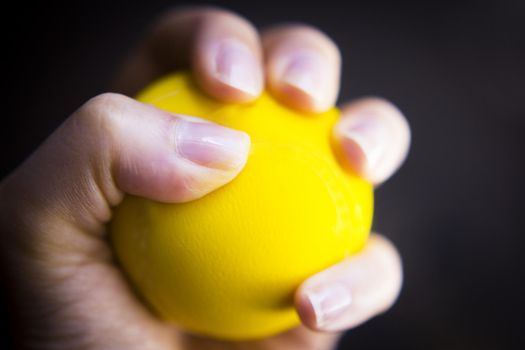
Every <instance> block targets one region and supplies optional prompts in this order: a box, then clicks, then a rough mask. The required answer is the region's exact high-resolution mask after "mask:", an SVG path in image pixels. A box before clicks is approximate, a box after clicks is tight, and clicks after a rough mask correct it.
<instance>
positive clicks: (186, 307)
mask: <svg viewBox="0 0 525 350" xmlns="http://www.w3.org/2000/svg"><path fill="white" fill-rule="evenodd" d="M138 98H139V100H141V101H143V102H146V103H151V104H153V105H155V106H158V107H159V108H162V109H165V110H167V111H170V112H173V113H179V114H187V115H193V116H198V117H202V118H206V119H209V120H211V121H213V122H215V123H218V124H222V125H225V126H228V127H231V128H234V129H238V130H243V131H245V132H247V133H248V134H249V135H250V136H251V141H252V144H251V151H250V155H249V158H248V162H247V164H246V167H245V168H244V169H243V170H242V172H241V173H240V174H239V176H238V177H236V178H235V179H234V180H233V181H232V182H230V183H229V184H227V185H225V186H223V187H221V188H219V189H218V190H216V191H214V192H213V193H210V194H208V195H206V196H205V197H203V198H201V199H198V200H195V201H192V202H188V203H182V204H165V203H158V202H154V201H151V200H147V199H144V198H138V197H133V196H126V197H125V199H124V201H123V202H122V204H121V205H120V206H119V207H118V208H117V209H116V211H115V215H114V217H113V220H112V222H111V224H110V238H111V241H112V244H113V247H114V250H115V253H116V255H117V258H118V260H119V261H120V263H121V265H122V267H123V268H124V270H125V272H126V273H127V275H128V277H129V279H130V281H131V282H132V284H133V285H134V287H135V288H136V290H137V292H138V293H139V294H140V296H141V297H142V298H143V299H144V301H145V302H146V303H147V304H149V305H150V307H151V309H152V310H153V311H154V312H156V313H157V315H159V316H160V317H161V318H163V319H165V320H167V321H168V322H171V323H173V324H175V325H178V326H180V327H182V328H183V329H185V330H186V331H189V332H193V333H197V334H201V335H206V336H212V337H217V338H222V339H232V340H233V339H235V340H240V339H253V338H260V337H266V336H270V335H274V334H276V333H279V332H282V331H285V330H287V329H290V328H292V327H294V326H296V325H298V324H299V318H298V316H297V314H296V312H295V311H294V307H293V294H294V291H295V290H296V288H297V287H298V286H299V285H300V284H301V282H302V281H304V280H305V279H306V278H308V277H309V276H311V275H313V274H315V273H316V272H319V271H321V270H323V269H324V268H326V267H328V266H330V265H332V264H334V263H337V262H338V261H341V260H342V259H343V258H345V257H346V256H348V255H350V254H352V253H355V252H356V251H358V250H359V249H361V247H362V246H363V245H364V243H365V241H366V239H367V237H368V233H369V230H370V225H371V221H372V201H373V192H372V186H371V185H370V184H369V183H368V182H366V181H364V180H362V179H360V178H358V177H356V176H355V175H352V174H351V173H349V172H348V171H344V170H343V169H342V168H341V166H340V163H339V162H338V161H337V158H336V156H335V152H334V148H335V147H334V144H333V141H332V137H331V135H332V127H333V125H334V124H335V122H336V121H337V118H338V116H339V111H338V110H337V109H335V108H334V109H331V110H330V111H328V112H326V113H322V114H311V115H307V114H304V113H300V112H297V111H294V110H291V109H288V108H287V107H285V106H283V105H281V104H279V103H278V102H276V101H275V100H274V99H273V98H272V97H271V96H270V95H269V94H267V93H264V94H263V95H262V96H261V97H260V98H258V99H257V100H256V101H255V102H253V103H249V104H224V103H220V102H217V101H215V100H213V99H211V98H209V97H207V96H206V95H205V94H203V93H202V92H201V91H200V90H199V89H198V88H197V86H196V85H195V83H194V81H193V80H192V78H191V77H190V76H189V75H188V74H186V73H179V74H175V75H172V76H168V77H166V78H164V79H162V80H160V81H159V82H157V83H155V84H153V85H152V86H150V87H149V88H147V89H146V90H145V91H144V92H143V93H142V94H140V96H139V97H138Z"/></svg>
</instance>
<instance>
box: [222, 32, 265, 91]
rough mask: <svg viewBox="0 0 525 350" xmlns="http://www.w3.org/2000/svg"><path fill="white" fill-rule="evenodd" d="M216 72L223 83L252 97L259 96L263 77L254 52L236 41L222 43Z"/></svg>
mask: <svg viewBox="0 0 525 350" xmlns="http://www.w3.org/2000/svg"><path fill="white" fill-rule="evenodd" d="M215 72H216V74H217V78H218V79H219V80H221V81H222V82H223V83H225V84H227V85H230V86H232V87H234V88H236V89H238V90H242V91H244V92H245V93H247V94H250V95H254V96H256V95H259V93H260V92H261V89H262V75H261V72H260V69H259V68H258V62H257V59H256V58H255V56H254V55H253V53H252V51H251V50H250V49H249V48H248V46H246V45H245V44H243V43H241V42H240V41H236V40H227V41H224V42H223V43H221V44H220V45H219V47H218V49H217V54H216V56H215Z"/></svg>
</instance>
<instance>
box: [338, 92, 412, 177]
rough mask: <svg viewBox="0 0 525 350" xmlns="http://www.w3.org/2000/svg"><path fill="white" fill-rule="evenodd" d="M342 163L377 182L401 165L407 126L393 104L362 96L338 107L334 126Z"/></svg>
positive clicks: (407, 138) (406, 152) (405, 143)
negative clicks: (340, 107)
mask: <svg viewBox="0 0 525 350" xmlns="http://www.w3.org/2000/svg"><path fill="white" fill-rule="evenodd" d="M334 136H335V139H336V140H337V143H338V145H339V147H340V149H341V151H342V154H343V155H344V157H343V158H342V162H343V165H345V166H348V167H349V168H351V169H352V170H353V171H355V172H357V173H358V174H359V175H361V176H363V177H364V178H366V179H368V180H370V181H371V182H372V183H374V184H376V185H379V184H381V183H382V182H384V181H385V180H387V179H388V178H389V177H390V176H392V174H393V173H394V172H395V171H396V170H397V169H398V168H399V167H400V166H401V164H402V163H403V161H404V160H405V158H406V156H407V154H408V149H409V146H410V128H409V125H408V122H407V120H406V119H405V117H404V116H403V114H402V113H401V112H400V111H399V109H397V108H396V107H395V106H394V105H393V104H391V103H390V102H387V101H385V100H383V99H379V98H364V99H361V100H358V101H356V102H353V103H349V104H347V105H345V106H343V108H342V118H341V120H340V121H339V123H338V124H337V125H336V127H335V128H334Z"/></svg>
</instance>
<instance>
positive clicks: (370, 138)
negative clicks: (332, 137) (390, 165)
mask: <svg viewBox="0 0 525 350" xmlns="http://www.w3.org/2000/svg"><path fill="white" fill-rule="evenodd" d="M341 134H342V136H343V137H345V138H347V139H350V140H352V141H353V142H355V143H356V144H357V145H358V146H359V148H360V149H361V151H362V152H363V154H364V155H365V159H366V164H365V165H364V167H363V168H364V170H363V171H364V172H365V173H366V174H370V173H372V172H373V170H374V169H376V168H377V167H378V166H379V164H380V163H381V161H382V158H383V157H384V154H385V149H384V146H385V142H384V141H385V139H386V136H387V135H386V128H385V126H384V123H382V122H381V121H380V120H379V118H377V117H376V115H375V113H372V112H362V113H360V114H358V115H356V116H352V117H349V118H348V121H347V122H346V123H345V125H344V126H343V128H342V130H341ZM366 174H365V175H366Z"/></svg>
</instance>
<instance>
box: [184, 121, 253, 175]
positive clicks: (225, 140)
mask: <svg viewBox="0 0 525 350" xmlns="http://www.w3.org/2000/svg"><path fill="white" fill-rule="evenodd" d="M177 123H178V124H177V127H176V133H177V134H176V147H177V151H178V152H179V154H180V155H181V156H182V157H184V158H186V159H188V160H190V161H192V162H193V163H197V164H199V165H203V166H206V167H208V168H214V169H221V170H235V169H238V168H239V167H240V166H242V165H243V164H244V163H245V162H246V158H247V156H248V151H249V148H250V137H249V136H248V134H246V133H244V132H242V131H237V130H233V129H230V128H226V127H223V126H220V125H217V124H213V123H205V122H203V123H199V122H190V121H187V120H179V121H178V122H177Z"/></svg>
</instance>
